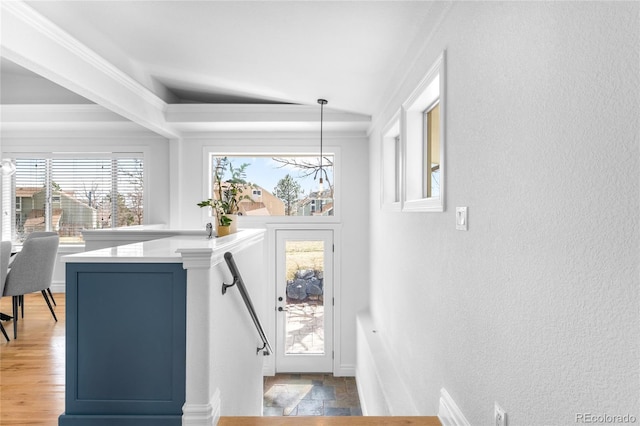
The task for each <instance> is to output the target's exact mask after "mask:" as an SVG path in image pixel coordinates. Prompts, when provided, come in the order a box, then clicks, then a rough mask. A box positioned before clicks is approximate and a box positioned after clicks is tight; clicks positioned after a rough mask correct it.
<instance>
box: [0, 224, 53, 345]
mask: <svg viewBox="0 0 640 426" xmlns="http://www.w3.org/2000/svg"><path fill="white" fill-rule="evenodd" d="M59 243H60V239H59V237H58V235H51V236H45V237H37V238H27V239H26V240H25V241H24V243H23V244H22V250H21V251H20V252H19V253H18V254H16V255H15V257H14V260H13V262H12V263H11V268H10V269H9V273H8V274H7V278H6V281H5V287H4V291H3V293H2V294H3V296H12V297H13V300H12V301H13V338H14V339H17V338H18V325H17V324H18V306H19V304H20V299H21V297H22V296H24V295H25V294H28V293H33V292H36V291H39V292H41V293H42V296H43V297H44V300H45V301H46V302H47V306H49V310H50V311H51V315H53V319H54V320H55V321H56V322H57V321H58V318H57V317H56V314H55V312H54V311H53V307H52V306H51V302H50V301H49V297H48V295H47V289H48V288H49V287H50V286H51V279H52V277H53V268H54V267H55V263H56V256H57V253H58V245H59ZM22 316H23V317H24V304H22Z"/></svg>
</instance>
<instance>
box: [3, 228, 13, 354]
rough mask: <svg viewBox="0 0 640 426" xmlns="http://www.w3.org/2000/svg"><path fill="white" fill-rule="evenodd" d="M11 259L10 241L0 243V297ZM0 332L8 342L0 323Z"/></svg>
mask: <svg viewBox="0 0 640 426" xmlns="http://www.w3.org/2000/svg"><path fill="white" fill-rule="evenodd" d="M10 257H11V241H2V242H0V297H2V294H3V292H4V282H5V280H6V279H7V272H8V269H9V258H10ZM0 331H2V334H4V338H5V339H7V342H8V341H9V336H7V332H6V331H5V329H4V327H3V326H2V323H1V322H0Z"/></svg>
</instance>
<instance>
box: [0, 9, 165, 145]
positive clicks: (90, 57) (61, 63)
mask: <svg viewBox="0 0 640 426" xmlns="http://www.w3.org/2000/svg"><path fill="white" fill-rule="evenodd" d="M0 6H1V7H2V12H3V17H2V20H3V43H2V46H0V53H1V54H2V56H3V57H6V58H7V59H9V60H11V61H13V62H15V63H16V64H18V65H21V66H23V67H25V68H27V69H28V70H30V71H34V72H36V73H37V74H40V75H41V76H43V77H45V78H47V79H49V80H51V81H53V82H54V83H57V84H59V85H61V86H63V87H65V88H67V89H69V90H71V91H73V92H76V93H77V94H79V95H80V96H83V97H85V98H87V99H90V100H92V101H94V102H96V103H98V104H100V105H103V106H105V107H106V108H108V109H110V110H112V111H114V112H116V113H118V114H121V115H123V116H124V117H126V118H128V119H130V120H132V121H134V122H136V123H138V124H140V125H141V126H144V127H146V128H148V129H150V130H151V131H154V132H157V133H159V134H161V135H163V136H165V137H175V136H177V134H176V132H175V130H174V129H172V128H171V127H170V126H169V125H168V124H167V122H166V121H165V118H164V110H165V108H166V103H165V102H164V101H163V100H162V99H160V98H159V97H158V96H156V95H155V94H154V93H153V92H152V91H150V90H149V89H147V88H146V87H144V86H143V85H141V84H140V83H138V82H137V81H136V80H134V79H133V78H131V77H129V76H128V75H127V74H126V73H124V72H123V71H121V70H120V69H118V68H117V67H115V66H114V65H113V64H111V63H110V62H108V61H107V60H106V59H104V58H103V57H101V56H100V55H98V54H97V53H95V52H94V51H93V50H91V49H89V48H88V47H87V46H85V45H84V44H82V43H81V42H79V41H78V40H76V39H75V38H73V37H72V36H71V35H69V34H68V33H67V32H65V31H64V30H63V29H61V28H60V27H58V26H56V25H55V24H53V23H52V22H51V21H49V20H48V19H46V18H45V17H43V16H42V15H41V14H39V13H38V12H36V11H35V10H33V9H32V8H31V7H30V6H28V5H27V4H26V3H25V2H22V1H4V2H1V5H0ZM5 27H6V28H5ZM79 70H83V72H79Z"/></svg>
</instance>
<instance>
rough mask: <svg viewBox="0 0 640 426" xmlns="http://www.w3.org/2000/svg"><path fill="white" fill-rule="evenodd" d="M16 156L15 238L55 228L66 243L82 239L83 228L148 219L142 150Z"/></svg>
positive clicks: (138, 223) (13, 231) (15, 239)
mask: <svg viewBox="0 0 640 426" xmlns="http://www.w3.org/2000/svg"><path fill="white" fill-rule="evenodd" d="M13 161H14V162H15V164H16V173H15V174H14V175H13V176H12V183H11V188H10V191H12V197H11V199H13V200H15V201H14V203H13V205H12V210H13V212H14V215H13V216H14V218H15V219H14V221H13V223H12V226H11V237H12V240H14V241H23V240H24V239H25V238H26V237H27V235H29V234H30V233H31V232H34V231H54V232H57V233H58V234H59V235H60V242H61V243H67V244H72V243H81V242H82V230H83V229H100V228H116V227H122V226H132V225H140V224H142V223H143V216H144V214H143V212H144V197H143V193H144V162H143V158H142V154H135V155H132V154H131V153H127V154H123V155H119V154H108V155H96V154H88V155H87V156H86V157H80V156H77V155H74V157H70V156H56V155H51V156H43V157H37V156H32V155H28V156H19V155H16V156H15V158H13ZM7 189H8V188H7V187H6V186H5V188H4V190H5V191H6V190H7ZM3 195H4V194H3Z"/></svg>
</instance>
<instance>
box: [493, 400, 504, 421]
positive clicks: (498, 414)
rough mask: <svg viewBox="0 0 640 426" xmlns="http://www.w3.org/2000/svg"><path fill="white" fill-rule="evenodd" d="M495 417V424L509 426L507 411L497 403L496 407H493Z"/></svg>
mask: <svg viewBox="0 0 640 426" xmlns="http://www.w3.org/2000/svg"><path fill="white" fill-rule="evenodd" d="M493 418H494V424H495V426H507V413H505V411H504V410H503V409H502V407H500V406H499V405H498V403H497V402H496V403H495V407H494V409H493Z"/></svg>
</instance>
